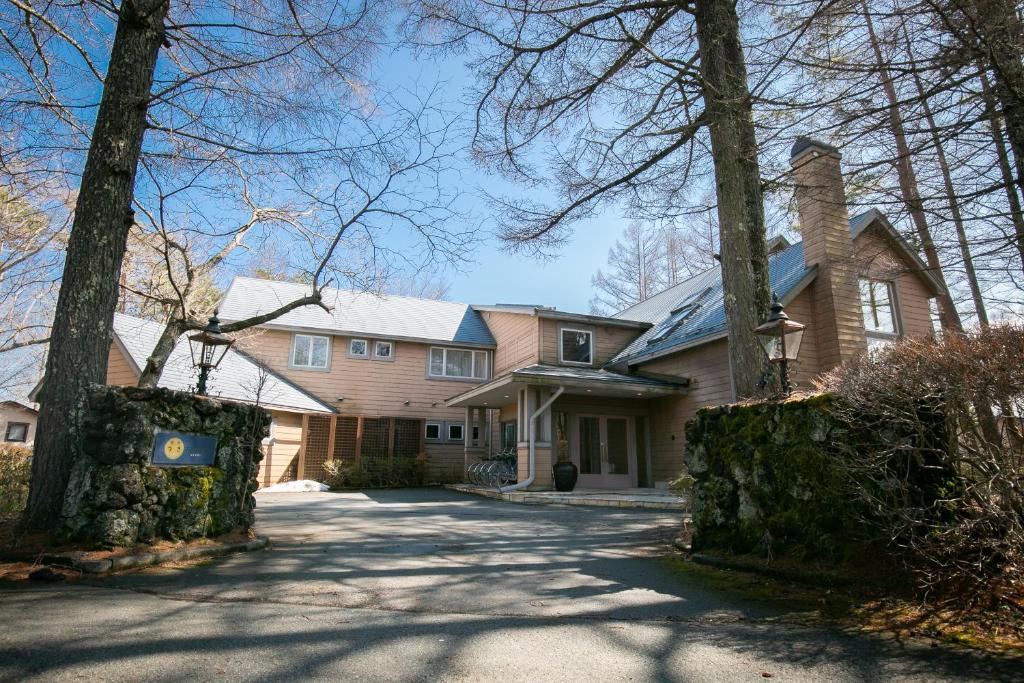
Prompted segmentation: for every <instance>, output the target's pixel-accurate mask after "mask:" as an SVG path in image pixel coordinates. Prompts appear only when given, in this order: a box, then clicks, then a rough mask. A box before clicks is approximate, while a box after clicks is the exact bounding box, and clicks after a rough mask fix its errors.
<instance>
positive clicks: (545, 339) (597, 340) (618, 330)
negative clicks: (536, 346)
mask: <svg viewBox="0 0 1024 683" xmlns="http://www.w3.org/2000/svg"><path fill="white" fill-rule="evenodd" d="M563 327H570V328H572V329H576V330H592V331H593V332H594V346H595V353H594V356H595V358H594V364H593V366H592V367H595V368H599V367H601V365H603V364H604V363H606V362H608V361H609V360H611V359H612V358H613V357H614V356H615V354H617V353H618V352H619V351H621V350H622V349H623V348H625V347H626V345H627V344H629V342H631V341H633V340H634V339H636V338H637V337H638V336H639V335H640V334H641V331H640V330H634V329H629V328H622V327H609V326H605V325H588V324H585V323H573V322H566V321H564V320H551V319H548V318H542V319H541V320H540V362H542V363H546V364H548V365H558V364H559V359H558V339H559V330H560V329H561V328H563Z"/></svg>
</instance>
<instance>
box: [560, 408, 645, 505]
mask: <svg viewBox="0 0 1024 683" xmlns="http://www.w3.org/2000/svg"><path fill="white" fill-rule="evenodd" d="M575 418H576V419H575V422H576V430H575V431H576V434H575V436H576V446H577V447H576V449H575V450H576V456H577V462H576V464H577V465H578V466H579V468H580V477H579V484H578V485H579V486H580V487H581V488H588V487H590V488H630V487H634V486H636V481H637V477H636V447H635V445H636V437H635V435H634V433H633V430H634V421H633V418H632V417H622V416H612V415H576V416H575Z"/></svg>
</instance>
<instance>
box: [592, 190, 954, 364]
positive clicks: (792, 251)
mask: <svg viewBox="0 0 1024 683" xmlns="http://www.w3.org/2000/svg"><path fill="white" fill-rule="evenodd" d="M868 228H871V229H877V230H879V231H881V233H882V234H883V235H884V236H885V237H886V238H887V240H888V241H889V243H890V244H891V245H892V246H893V247H894V248H895V249H897V250H898V251H899V252H900V253H901V254H902V255H904V256H905V257H906V258H907V259H908V260H909V262H910V263H911V264H912V266H913V267H914V270H915V272H917V273H918V274H919V275H920V276H921V278H922V279H924V280H925V281H926V282H927V283H928V285H929V287H930V289H931V290H932V293H933V294H936V293H938V292H940V291H941V286H940V284H939V283H938V281H937V280H936V279H935V277H934V276H933V275H932V273H931V272H930V271H929V270H928V266H927V265H925V263H924V262H923V261H922V260H921V257H920V256H918V255H917V254H916V253H915V252H914V250H913V249H911V248H910V246H909V245H908V244H907V242H906V240H904V239H903V237H902V236H900V234H899V232H898V231H897V230H896V229H895V228H894V227H893V226H892V224H891V223H889V221H888V219H886V217H885V216H884V215H883V214H882V212H881V211H879V210H878V209H869V210H867V211H864V212H863V213H860V214H857V215H856V216H854V217H852V218H851V219H850V235H851V237H853V238H854V239H856V238H857V237H858V236H859V235H860V234H861V233H863V232H864V231H865V230H867V229H868ZM772 249H773V250H774V251H771V253H770V254H769V256H768V277H769V281H770V286H771V289H772V291H773V292H774V293H776V294H778V295H779V298H780V299H781V300H782V302H783V304H787V303H789V301H791V300H792V299H793V297H795V296H796V295H797V294H799V293H800V291H802V290H803V288H804V287H806V286H807V285H808V284H809V283H810V282H811V281H812V280H813V279H814V275H815V272H816V270H817V269H816V268H815V267H810V268H808V267H807V266H805V265H804V248H803V242H797V243H796V244H789V242H788V241H787V240H786V239H785V238H783V237H776V238H773V239H772V240H771V243H770V250H772ZM722 295H723V292H722V268H721V266H716V267H714V268H712V269H710V270H706V271H704V272H703V273H700V274H698V275H695V276H694V277H692V278H690V279H689V280H686V281H684V282H680V283H679V284H677V285H675V286H673V287H669V288H668V289H666V290H665V291H663V292H661V293H659V294H656V295H655V296H653V297H651V298H650V299H647V300H646V301H643V302H641V303H639V304H636V305H635V306H631V307H630V308H627V309H626V310H624V311H621V312H620V313H618V314H617V315H618V316H621V317H623V318H628V319H631V320H646V321H649V322H650V323H652V325H653V327H652V328H651V329H650V330H648V331H647V332H645V333H644V334H642V335H640V336H639V337H638V338H637V339H635V340H634V341H633V342H632V343H631V344H630V345H629V346H627V347H626V348H625V349H623V350H622V351H620V352H619V353H618V355H616V356H615V358H613V359H612V360H610V361H609V362H608V365H620V364H623V363H625V364H627V365H631V364H634V363H640V362H643V361H645V360H650V359H653V358H656V357H658V356H662V355H665V354H667V353H673V352H675V351H679V350H681V349H683V348H686V347H690V346H694V345H697V344H702V343H704V342H708V341H711V340H713V339H718V338H721V337H724V336H725V332H726V324H725V302H724V300H723V298H722ZM688 304H689V305H688ZM683 308H685V309H686V310H680V309H683ZM673 313H675V314H676V316H673Z"/></svg>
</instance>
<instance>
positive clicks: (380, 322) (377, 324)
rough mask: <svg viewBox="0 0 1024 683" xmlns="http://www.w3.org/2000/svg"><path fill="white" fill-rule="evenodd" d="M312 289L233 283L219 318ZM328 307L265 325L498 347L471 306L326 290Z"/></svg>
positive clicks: (270, 306)
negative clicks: (328, 308)
mask: <svg viewBox="0 0 1024 683" xmlns="http://www.w3.org/2000/svg"><path fill="white" fill-rule="evenodd" d="M309 292H310V288H309V285H304V284H300V283H295V282H273V281H270V280H257V279H255V278H248V277H236V278H235V279H234V280H232V281H231V285H230V286H229V287H228V291H227V293H225V295H224V301H223V302H221V305H220V310H219V313H218V315H219V316H220V318H221V320H225V321H232V320H242V319H244V318H250V317H252V316H255V315H260V314H263V313H268V312H270V311H272V310H274V309H276V308H279V307H281V306H283V305H285V304H287V303H289V302H291V301H294V300H296V299H299V298H301V297H303V296H306V295H308V294H309ZM323 297H324V303H325V304H327V306H328V307H330V308H331V311H330V312H327V311H325V310H324V309H322V308H320V307H319V306H303V307H301V308H296V309H295V310H292V311H289V312H288V313H285V314H284V315H283V316H281V317H279V318H276V319H275V320H273V321H271V322H269V323H267V324H266V325H265V326H266V327H278V328H287V329H309V330H320V331H323V332H329V333H333V334H344V335H363V336H367V337H380V338H387V339H407V340H412V341H424V342H439V343H445V344H459V345H464V346H481V347H493V346H494V337H493V336H491V331H490V330H489V329H488V328H487V325H486V323H484V320H483V318H482V317H481V316H480V314H479V313H477V312H476V311H475V310H473V308H472V306H469V305H468V304H460V303H455V302H451V301H436V300H433V299H416V298H413V297H407V296H394V295H383V294H373V293H370V292H356V291H352V290H346V289H332V288H327V289H325V290H324V293H323Z"/></svg>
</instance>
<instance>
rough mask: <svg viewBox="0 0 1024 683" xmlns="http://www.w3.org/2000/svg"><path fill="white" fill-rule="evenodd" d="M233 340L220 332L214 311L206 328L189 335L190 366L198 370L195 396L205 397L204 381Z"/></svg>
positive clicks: (222, 358)
mask: <svg viewBox="0 0 1024 683" xmlns="http://www.w3.org/2000/svg"><path fill="white" fill-rule="evenodd" d="M233 343H234V340H233V339H231V338H230V337H228V336H227V335H226V334H224V333H223V332H221V331H220V319H219V318H217V312H216V311H214V312H213V315H211V316H210V320H209V322H207V323H206V327H204V328H203V329H201V330H199V331H198V332H196V333H195V334H193V335H189V338H188V345H189V350H190V351H191V352H192V365H194V366H196V367H197V368H199V383H198V384H196V394H198V395H199V396H206V380H207V379H208V378H209V377H210V370H213V369H214V368H216V367H217V366H218V365H220V362H221V361H222V360H224V356H225V355H227V352H228V347H230V346H231V344H233Z"/></svg>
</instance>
